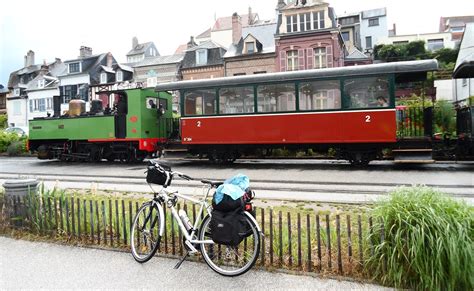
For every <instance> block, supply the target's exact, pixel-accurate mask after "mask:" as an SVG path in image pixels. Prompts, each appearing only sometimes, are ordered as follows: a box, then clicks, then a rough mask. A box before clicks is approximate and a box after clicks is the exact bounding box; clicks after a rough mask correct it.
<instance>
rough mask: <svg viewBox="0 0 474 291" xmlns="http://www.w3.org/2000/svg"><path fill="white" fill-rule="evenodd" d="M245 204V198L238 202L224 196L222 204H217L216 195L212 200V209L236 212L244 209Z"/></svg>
mask: <svg viewBox="0 0 474 291" xmlns="http://www.w3.org/2000/svg"><path fill="white" fill-rule="evenodd" d="M244 206H245V202H244V200H243V197H240V198H239V199H237V200H234V199H232V197H230V196H229V195H226V194H224V196H223V198H222V200H221V202H219V203H218V204H216V201H215V195H214V197H213V198H212V209H215V210H219V211H222V212H229V211H234V210H236V209H239V208H240V209H244Z"/></svg>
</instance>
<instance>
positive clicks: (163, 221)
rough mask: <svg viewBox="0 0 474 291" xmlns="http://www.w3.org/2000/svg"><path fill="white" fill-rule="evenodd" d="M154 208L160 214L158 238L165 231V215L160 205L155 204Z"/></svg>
mask: <svg viewBox="0 0 474 291" xmlns="http://www.w3.org/2000/svg"><path fill="white" fill-rule="evenodd" d="M155 205H156V208H158V212H159V213H160V236H163V231H164V230H165V219H166V218H165V213H164V211H163V205H161V203H156V204H155Z"/></svg>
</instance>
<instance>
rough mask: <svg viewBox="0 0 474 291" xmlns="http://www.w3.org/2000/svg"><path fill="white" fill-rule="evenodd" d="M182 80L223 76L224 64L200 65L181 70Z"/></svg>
mask: <svg viewBox="0 0 474 291" xmlns="http://www.w3.org/2000/svg"><path fill="white" fill-rule="evenodd" d="M181 73H182V75H183V80H184V81H186V80H198V79H212V78H219V77H224V66H212V67H200V68H192V69H185V70H181Z"/></svg>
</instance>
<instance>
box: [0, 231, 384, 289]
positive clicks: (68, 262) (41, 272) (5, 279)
mask: <svg viewBox="0 0 474 291" xmlns="http://www.w3.org/2000/svg"><path fill="white" fill-rule="evenodd" d="M175 264H176V260H172V259H166V258H159V257H156V258H153V259H152V260H151V261H149V262H148V263H146V264H143V265H141V264H138V263H136V262H135V261H134V260H133V259H132V256H131V255H130V254H127V253H122V252H114V251H104V250H97V249H89V248H79V247H70V246H60V245H55V244H49V243H33V242H27V241H18V240H13V239H10V238H4V237H0V289H2V290H4V289H53V288H54V289H65V288H67V289H131V288H133V289H154V290H176V289H186V290H194V289H198V290H234V289H238V290H275V289H280V290H289V289H307V290H310V289H311V290H315V289H321V290H342V289H352V290H354V289H363V290H380V289H381V287H380V286H375V285H369V284H360V283H353V282H346V281H336V280H330V279H320V278H313V277H308V276H294V275H287V274H281V273H268V272H264V271H257V270H250V271H249V272H248V273H247V274H245V275H242V276H240V277H236V278H226V277H223V276H220V275H218V274H216V273H214V272H213V271H212V270H211V269H209V268H208V267H207V266H206V265H205V264H202V263H196V262H185V263H184V264H183V265H182V266H181V268H180V269H179V270H174V269H173V266H174V265H175Z"/></svg>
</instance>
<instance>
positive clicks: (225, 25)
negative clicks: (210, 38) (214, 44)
mask: <svg viewBox="0 0 474 291" xmlns="http://www.w3.org/2000/svg"><path fill="white" fill-rule="evenodd" d="M240 17H241V22H242V27H246V26H249V25H252V24H253V23H254V22H255V20H256V18H258V17H257V13H252V15H251V16H250V19H251V20H252V21H251V23H250V24H249V14H244V15H240ZM228 29H232V16H227V17H220V18H218V19H217V20H216V22H215V23H214V26H213V27H212V31H216V30H228Z"/></svg>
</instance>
